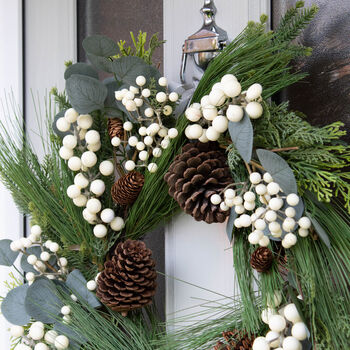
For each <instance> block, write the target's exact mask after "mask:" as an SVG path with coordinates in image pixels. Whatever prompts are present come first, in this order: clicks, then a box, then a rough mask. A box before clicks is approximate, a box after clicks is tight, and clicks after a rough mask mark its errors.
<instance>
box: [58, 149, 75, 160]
mask: <svg viewBox="0 0 350 350" xmlns="http://www.w3.org/2000/svg"><path fill="white" fill-rule="evenodd" d="M58 153H59V155H60V157H61V158H62V159H64V160H68V159H70V158H71V157H72V156H73V150H72V149H71V148H68V147H66V146H62V147H61V148H60V150H59V152H58Z"/></svg>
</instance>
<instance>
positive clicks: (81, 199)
mask: <svg viewBox="0 0 350 350" xmlns="http://www.w3.org/2000/svg"><path fill="white" fill-rule="evenodd" d="M86 202H87V198H86V197H85V196H84V195H83V194H81V195H80V196H78V197H75V198H73V203H74V205H76V206H77V207H84V206H85V205H86Z"/></svg>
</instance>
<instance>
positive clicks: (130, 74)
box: [111, 56, 160, 85]
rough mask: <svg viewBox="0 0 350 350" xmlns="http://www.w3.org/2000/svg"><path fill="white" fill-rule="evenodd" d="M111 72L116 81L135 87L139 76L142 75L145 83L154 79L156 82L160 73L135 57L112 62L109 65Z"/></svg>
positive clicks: (126, 57)
mask: <svg viewBox="0 0 350 350" xmlns="http://www.w3.org/2000/svg"><path fill="white" fill-rule="evenodd" d="M111 70H112V72H113V73H114V74H115V75H116V78H117V79H118V80H120V81H122V82H123V83H124V84H129V85H135V84H136V82H135V81H136V78H137V77H138V76H139V75H143V76H144V77H145V78H146V80H147V82H149V80H150V78H154V79H155V80H156V82H158V79H159V78H160V73H159V71H158V70H157V69H156V68H155V67H153V66H151V65H149V64H147V63H146V62H145V61H144V60H142V59H141V58H139V57H135V56H125V57H121V58H118V59H116V60H114V61H113V62H112V63H111Z"/></svg>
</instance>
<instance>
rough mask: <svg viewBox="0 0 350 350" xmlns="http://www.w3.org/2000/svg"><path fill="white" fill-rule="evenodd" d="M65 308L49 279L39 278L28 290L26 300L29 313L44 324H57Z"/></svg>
mask: <svg viewBox="0 0 350 350" xmlns="http://www.w3.org/2000/svg"><path fill="white" fill-rule="evenodd" d="M62 306H63V303H62V301H61V300H60V298H59V297H58V290H57V288H56V286H55V284H54V283H53V282H52V281H50V280H49V279H47V278H38V279H37V280H35V281H34V282H33V284H32V285H31V286H30V287H29V288H28V291H27V296H26V299H25V308H26V311H27V313H28V314H29V315H30V316H31V317H33V318H34V319H35V320H38V321H41V322H43V323H55V322H57V315H58V314H59V313H60V311H61V308H62Z"/></svg>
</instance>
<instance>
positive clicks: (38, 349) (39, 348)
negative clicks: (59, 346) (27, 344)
mask: <svg viewBox="0 0 350 350" xmlns="http://www.w3.org/2000/svg"><path fill="white" fill-rule="evenodd" d="M16 349H17V348H16ZM34 350H49V347H48V346H47V345H46V344H45V343H36V345H35V347H34Z"/></svg>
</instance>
